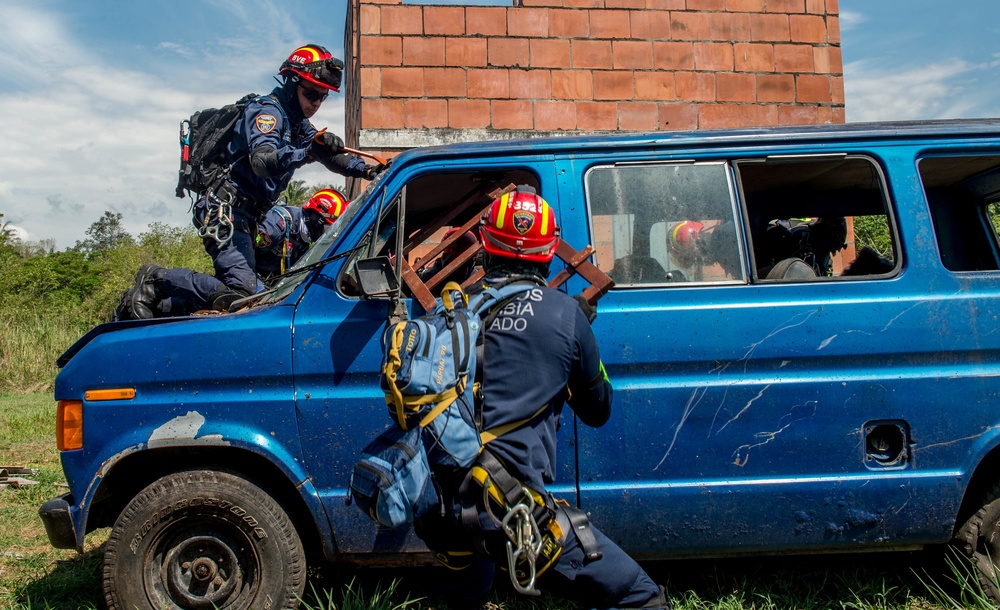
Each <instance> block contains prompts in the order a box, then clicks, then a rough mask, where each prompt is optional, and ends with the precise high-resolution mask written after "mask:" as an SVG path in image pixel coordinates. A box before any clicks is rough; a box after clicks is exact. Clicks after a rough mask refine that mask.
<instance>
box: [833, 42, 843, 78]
mask: <svg viewBox="0 0 1000 610" xmlns="http://www.w3.org/2000/svg"><path fill="white" fill-rule="evenodd" d="M829 49H830V73H831V74H843V73H844V56H843V54H842V53H841V49H840V47H829Z"/></svg>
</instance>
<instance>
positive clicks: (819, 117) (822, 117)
mask: <svg viewBox="0 0 1000 610" xmlns="http://www.w3.org/2000/svg"><path fill="white" fill-rule="evenodd" d="M835 109H836V106H819V107H818V108H816V122H817V123H821V124H822V123H827V124H828V123H836V122H837V120H836V114H835V113H834V110H835Z"/></svg>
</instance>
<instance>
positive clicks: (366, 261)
mask: <svg viewBox="0 0 1000 610" xmlns="http://www.w3.org/2000/svg"><path fill="white" fill-rule="evenodd" d="M356 268H357V271H358V283H359V284H361V294H363V295H364V296H366V297H373V296H383V295H385V296H396V295H397V294H398V293H399V278H398V277H396V270H395V269H394V268H393V265H392V261H390V260H389V257H387V256H376V257H374V258H363V259H361V260H359V261H358V262H357V266H356Z"/></svg>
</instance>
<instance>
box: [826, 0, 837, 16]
mask: <svg viewBox="0 0 1000 610" xmlns="http://www.w3.org/2000/svg"><path fill="white" fill-rule="evenodd" d="M839 4H840V3H839V2H838V1H837V0H826V14H827V15H839V14H840V6H839Z"/></svg>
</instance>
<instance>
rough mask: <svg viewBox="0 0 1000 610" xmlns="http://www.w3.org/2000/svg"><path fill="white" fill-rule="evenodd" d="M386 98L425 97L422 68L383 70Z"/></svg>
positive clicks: (383, 85) (383, 88)
mask: <svg viewBox="0 0 1000 610" xmlns="http://www.w3.org/2000/svg"><path fill="white" fill-rule="evenodd" d="M382 95H383V96H384V97H423V95H424V71H423V70H422V69H420V68H382Z"/></svg>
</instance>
